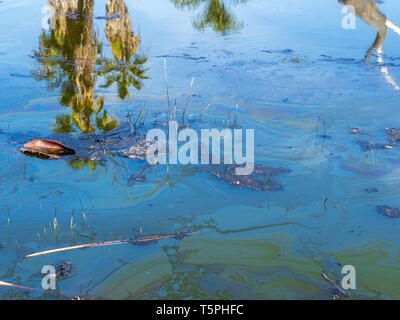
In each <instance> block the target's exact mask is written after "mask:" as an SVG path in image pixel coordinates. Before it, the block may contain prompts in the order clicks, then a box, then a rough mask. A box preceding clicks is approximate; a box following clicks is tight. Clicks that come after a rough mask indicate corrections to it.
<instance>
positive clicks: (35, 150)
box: [20, 139, 75, 160]
mask: <svg viewBox="0 0 400 320" xmlns="http://www.w3.org/2000/svg"><path fill="white" fill-rule="evenodd" d="M20 151H21V152H22V153H24V154H26V155H29V156H33V157H38V158H40V159H52V160H58V159H60V156H64V155H73V154H75V150H73V149H71V148H68V147H66V146H65V145H63V144H62V143H60V142H58V141H55V140H46V139H38V140H34V141H30V142H28V143H26V144H25V145H24V147H23V148H21V149H20Z"/></svg>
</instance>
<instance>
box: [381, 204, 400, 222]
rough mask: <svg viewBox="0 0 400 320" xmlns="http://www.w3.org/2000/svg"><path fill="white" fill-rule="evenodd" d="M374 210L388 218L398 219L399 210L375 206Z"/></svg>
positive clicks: (399, 215) (399, 216)
mask: <svg viewBox="0 0 400 320" xmlns="http://www.w3.org/2000/svg"><path fill="white" fill-rule="evenodd" d="M376 210H377V211H378V212H379V213H380V214H383V215H384V216H385V217H388V218H393V219H394V218H400V209H398V208H392V207H389V206H376Z"/></svg>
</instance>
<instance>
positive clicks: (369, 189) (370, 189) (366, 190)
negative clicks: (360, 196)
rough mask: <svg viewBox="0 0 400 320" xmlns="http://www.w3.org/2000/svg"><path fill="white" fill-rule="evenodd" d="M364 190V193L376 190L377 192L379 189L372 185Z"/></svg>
mask: <svg viewBox="0 0 400 320" xmlns="http://www.w3.org/2000/svg"><path fill="white" fill-rule="evenodd" d="M364 192H366V193H376V192H379V190H378V189H377V188H375V187H372V188H367V189H364Z"/></svg>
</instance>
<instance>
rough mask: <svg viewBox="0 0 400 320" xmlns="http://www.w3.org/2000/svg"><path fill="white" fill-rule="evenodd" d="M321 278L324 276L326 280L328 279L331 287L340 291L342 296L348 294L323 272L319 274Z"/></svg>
mask: <svg viewBox="0 0 400 320" xmlns="http://www.w3.org/2000/svg"><path fill="white" fill-rule="evenodd" d="M321 276H322V278H324V279H325V280H326V281H328V282H329V283H330V284H331V285H332V286H333V287H335V288H336V289H337V290H339V291H340V293H341V294H343V295H344V296H346V297H347V296H348V293H347V292H346V291H344V290H343V289H342V288H341V287H339V286H338V285H337V284H336V283H335V282H334V281H333V280H332V279H330V278H329V277H328V276H327V275H326V274H325V273H322V274H321Z"/></svg>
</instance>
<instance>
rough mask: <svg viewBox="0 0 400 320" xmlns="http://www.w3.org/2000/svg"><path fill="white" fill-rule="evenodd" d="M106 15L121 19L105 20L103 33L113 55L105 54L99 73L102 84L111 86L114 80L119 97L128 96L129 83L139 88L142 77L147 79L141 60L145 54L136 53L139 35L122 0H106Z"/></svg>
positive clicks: (145, 58)
mask: <svg viewBox="0 0 400 320" xmlns="http://www.w3.org/2000/svg"><path fill="white" fill-rule="evenodd" d="M106 9H107V15H108V16H112V15H115V14H117V15H118V16H120V17H121V18H120V19H111V20H107V23H106V36H107V39H108V42H109V45H110V47H111V50H112V53H113V56H114V59H107V58H104V59H103V61H102V66H103V68H102V71H101V72H100V73H99V74H100V75H101V76H104V77H105V79H106V84H105V85H103V87H106V88H108V87H110V86H111V85H112V84H114V83H116V84H117V87H118V95H119V97H120V98H121V99H125V98H127V97H128V98H129V87H130V86H133V87H134V88H135V89H137V90H140V89H141V88H142V85H143V84H142V80H144V79H148V77H146V76H145V73H146V71H147V70H148V69H144V67H143V66H144V64H145V63H146V62H147V60H148V58H147V57H145V56H144V55H141V54H137V51H138V48H139V45H140V39H139V37H138V36H135V35H134V34H133V32H132V25H131V22H130V17H129V12H128V9H127V7H126V5H125V2H124V1H123V0H114V1H113V0H109V1H108V3H107V7H106Z"/></svg>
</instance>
